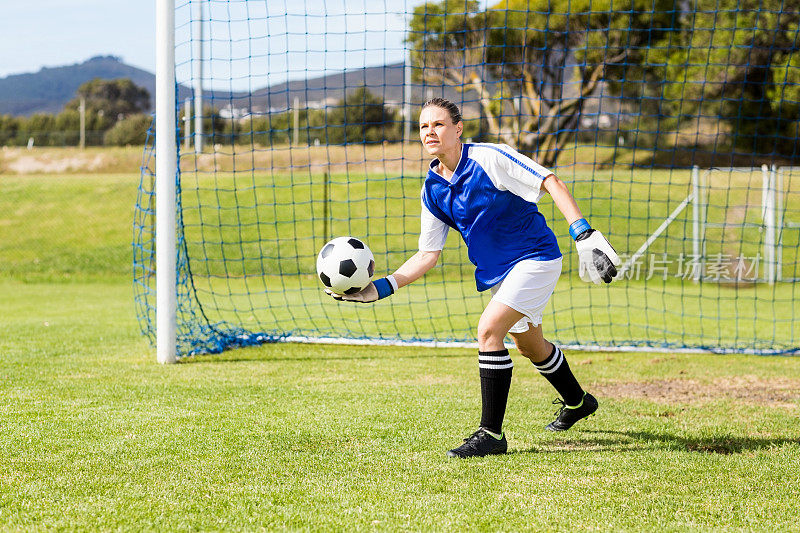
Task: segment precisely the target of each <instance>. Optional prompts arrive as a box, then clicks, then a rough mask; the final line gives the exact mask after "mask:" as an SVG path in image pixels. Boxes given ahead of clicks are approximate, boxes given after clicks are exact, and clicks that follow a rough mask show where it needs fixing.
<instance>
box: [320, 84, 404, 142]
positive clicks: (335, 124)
mask: <svg viewBox="0 0 800 533" xmlns="http://www.w3.org/2000/svg"><path fill="white" fill-rule="evenodd" d="M327 126H328V127H327V139H323V140H324V142H326V143H328V144H340V143H376V142H382V141H398V140H400V139H401V138H402V133H401V131H400V126H401V124H400V121H399V120H398V119H397V113H396V112H395V111H393V110H392V109H390V108H388V107H387V106H386V105H385V104H384V101H383V99H382V98H381V97H380V96H377V95H375V94H372V93H371V92H370V91H369V90H368V89H367V88H366V87H359V88H358V89H356V90H355V91H353V92H351V93H349V94H346V95H345V97H344V98H343V99H342V100H340V101H339V102H338V104H337V105H336V106H335V107H334V108H333V109H332V110H331V111H329V112H328V115H327Z"/></svg>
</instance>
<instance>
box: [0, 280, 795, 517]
mask: <svg viewBox="0 0 800 533" xmlns="http://www.w3.org/2000/svg"><path fill="white" fill-rule="evenodd" d="M0 294H2V295H3V296H2V300H3V302H2V303H3V305H2V306H0V349H2V353H3V357H2V358H0V375H1V376H2V381H0V409H2V414H0V420H2V428H3V431H2V432H0V524H2V526H0V528H2V529H5V530H41V529H70V530H76V529H77V530H86V529H91V530H96V529H102V530H109V529H125V530H141V529H151V530H209V529H211V530H253V529H267V530H274V529H310V530H320V529H321V530H342V529H356V530H370V529H372V530H425V531H428V530H436V531H451V530H454V529H466V530H502V531H517V530H543V529H548V530H562V531H575V530H589V529H595V530H606V531H610V530H620V529H624V530H651V531H652V530H659V531H661V530H669V531H676V530H698V531H700V530H703V531H707V530H710V529H713V530H763V531H776V530H784V531H789V530H797V529H798V524H797V516H798V514H800V502H798V499H797V486H798V483H800V474H798V469H797V464H798V463H799V462H800V440H798V433H797V427H798V418H797V417H798V409H800V403H799V402H798V398H799V397H800V379H798V377H797V376H798V374H800V359H797V358H786V357H757V356H711V355H674V354H662V355H654V354H603V353H591V354H586V353H571V354H569V357H570V362H571V365H572V366H573V368H574V370H575V372H576V374H577V375H578V376H579V378H580V379H581V380H582V381H583V383H584V384H585V385H586V387H587V388H588V389H590V390H592V391H594V392H595V393H596V394H597V395H598V396H599V397H600V400H601V409H600V411H599V412H598V414H597V415H596V416H595V417H593V418H591V419H589V420H588V421H584V422H583V423H582V424H580V425H579V426H576V427H575V428H574V429H573V430H571V431H570V432H568V433H565V434H560V435H554V434H550V433H548V432H545V431H544V430H543V426H544V424H546V423H547V422H549V421H550V419H551V416H552V413H553V409H554V407H553V406H552V405H551V404H550V400H551V399H552V398H553V397H554V394H553V391H552V390H551V389H549V387H548V386H547V384H546V382H545V380H544V379H542V378H541V377H539V376H538V375H537V374H536V373H535V372H534V370H533V369H532V367H531V365H529V364H525V362H524V361H522V360H520V359H519V358H517V359H516V363H517V367H516V369H515V378H514V383H513V385H512V394H511V398H510V401H509V410H508V415H507V423H506V432H507V434H508V437H509V441H510V452H511V453H509V454H508V455H506V456H502V457H493V458H489V459H485V460H469V461H453V460H447V459H446V457H445V456H444V451H445V450H447V449H448V448H449V447H452V446H454V445H455V444H457V443H458V442H459V440H460V438H462V437H464V436H466V435H467V434H469V433H470V432H471V431H472V430H473V429H474V426H475V425H476V423H477V419H478V417H479V412H478V409H479V402H480V393H479V390H478V379H477V369H476V361H475V354H474V353H473V350H469V349H438V350H437V349H419V348H417V349H409V348H371V347H347V346H313V345H311V346H309V345H291V344H273V345H266V346H262V347H260V348H253V349H244V350H238V351H234V352H229V353H226V354H224V355H221V356H213V357H210V356H207V357H199V358H196V359H192V360H189V361H186V362H184V363H182V364H178V365H175V366H169V367H163V366H159V365H157V364H155V362H154V353H153V350H152V349H151V348H150V347H149V346H148V345H147V344H146V343H145V342H143V340H142V338H141V337H140V336H139V334H138V327H137V324H136V322H135V319H134V317H133V313H132V305H131V298H132V294H131V291H130V286H129V285H128V284H127V283H125V282H118V281H112V282H102V281H92V282H73V283H68V284H63V283H62V284H55V283H43V282H35V283H23V282H20V281H16V280H5V281H2V282H0Z"/></svg>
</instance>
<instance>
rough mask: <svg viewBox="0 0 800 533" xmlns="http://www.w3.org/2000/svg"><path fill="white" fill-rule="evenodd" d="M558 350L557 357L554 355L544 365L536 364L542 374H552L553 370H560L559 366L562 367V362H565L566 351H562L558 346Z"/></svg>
mask: <svg viewBox="0 0 800 533" xmlns="http://www.w3.org/2000/svg"><path fill="white" fill-rule="evenodd" d="M556 350H557V352H556V355H555V357H553V360H552V361H550V362H549V363H548V364H546V365H544V366H538V365H536V364H534V366H535V367H536V370H538V371H539V373H540V374H552V373H553V372H555V371H556V370H558V369H559V367H561V364H562V363H563V362H564V352H562V351H561V350H559V349H558V348H556Z"/></svg>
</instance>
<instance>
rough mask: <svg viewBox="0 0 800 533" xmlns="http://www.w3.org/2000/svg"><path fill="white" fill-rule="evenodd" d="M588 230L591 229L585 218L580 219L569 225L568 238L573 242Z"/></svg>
mask: <svg viewBox="0 0 800 533" xmlns="http://www.w3.org/2000/svg"><path fill="white" fill-rule="evenodd" d="M589 229H592V227H591V226H590V225H589V222H588V221H587V220H586V219H585V218H580V219H578V220H576V221H575V222H573V223H572V224H570V225H569V236H570V237H572V240H575V239H577V238H578V235H580V234H581V233H583V232H584V231H586V230H589Z"/></svg>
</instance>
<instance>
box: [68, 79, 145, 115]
mask: <svg viewBox="0 0 800 533" xmlns="http://www.w3.org/2000/svg"><path fill="white" fill-rule="evenodd" d="M81 98H84V99H85V100H86V112H87V113H95V114H99V115H101V116H105V117H108V118H109V119H110V120H111V122H112V123H113V122H116V121H117V120H120V119H121V118H124V117H125V116H127V115H132V114H136V113H144V112H147V111H149V109H150V93H149V92H148V91H147V89H145V88H143V87H139V86H137V85H136V84H134V83H133V82H132V81H131V80H130V79H128V78H119V79H115V80H103V79H100V78H95V79H93V80H91V81H87V82H86V83H84V84H83V85H81V86H80V87H78V91H77V93H76V96H75V98H73V99H72V100H70V101H69V102H68V103H67V105H66V106H65V109H78V108H79V106H80V100H81Z"/></svg>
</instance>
